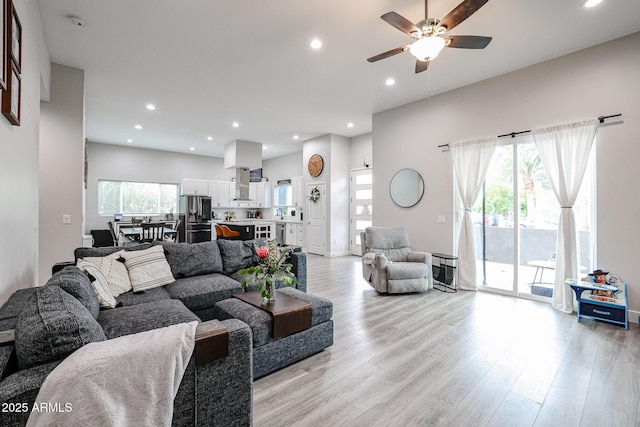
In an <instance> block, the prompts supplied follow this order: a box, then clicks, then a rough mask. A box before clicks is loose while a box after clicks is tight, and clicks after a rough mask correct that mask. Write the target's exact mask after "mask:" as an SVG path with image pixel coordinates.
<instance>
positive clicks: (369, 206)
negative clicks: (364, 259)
mask: <svg viewBox="0 0 640 427" xmlns="http://www.w3.org/2000/svg"><path fill="white" fill-rule="evenodd" d="M350 185H351V188H350V193H349V194H350V203H349V205H350V206H349V211H350V215H349V216H350V218H349V220H350V221H349V235H350V236H351V237H350V239H349V240H350V242H351V254H352V255H358V256H360V255H362V250H361V247H360V232H361V231H364V229H365V228H367V227H369V226H370V225H372V224H373V170H372V169H370V168H367V169H354V170H352V171H351V184H350Z"/></svg>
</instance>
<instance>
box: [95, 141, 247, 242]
mask: <svg viewBox="0 0 640 427" xmlns="http://www.w3.org/2000/svg"><path fill="white" fill-rule="evenodd" d="M88 157H89V177H88V183H87V197H86V199H87V201H86V203H87V208H86V215H87V220H86V230H85V232H86V233H88V232H89V230H92V229H107V221H109V220H110V219H111V217H106V216H99V215H98V180H99V179H112V180H119V181H140V182H162V183H175V184H179V183H180V181H181V180H182V179H183V178H193V179H208V180H224V181H231V178H234V177H235V169H224V166H223V159H222V158H221V157H208V156H197V155H192V154H181V153H173V152H168V151H160V150H147V149H143V148H135V147H126V146H121V145H109V144H98V143H94V142H90V143H89V149H88Z"/></svg>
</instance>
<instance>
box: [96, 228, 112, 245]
mask: <svg viewBox="0 0 640 427" xmlns="http://www.w3.org/2000/svg"><path fill="white" fill-rule="evenodd" d="M90 233H91V236H92V237H93V247H94V248H103V247H105V246H114V244H113V238H112V237H111V232H110V231H109V230H91V231H90Z"/></svg>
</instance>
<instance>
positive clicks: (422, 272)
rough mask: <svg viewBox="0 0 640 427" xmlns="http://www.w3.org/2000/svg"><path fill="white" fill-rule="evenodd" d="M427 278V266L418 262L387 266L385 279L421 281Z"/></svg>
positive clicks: (397, 263)
mask: <svg viewBox="0 0 640 427" xmlns="http://www.w3.org/2000/svg"><path fill="white" fill-rule="evenodd" d="M427 277H429V267H428V266H427V264H422V263H419V262H396V263H393V264H389V265H387V278H388V279H389V280H401V279H421V278H427Z"/></svg>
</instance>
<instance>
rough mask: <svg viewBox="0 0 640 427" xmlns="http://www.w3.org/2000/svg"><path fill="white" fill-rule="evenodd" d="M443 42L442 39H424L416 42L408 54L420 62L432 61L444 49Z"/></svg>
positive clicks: (435, 37)
mask: <svg viewBox="0 0 640 427" xmlns="http://www.w3.org/2000/svg"><path fill="white" fill-rule="evenodd" d="M444 45H445V40H444V39H443V38H442V37H437V36H433V37H424V38H421V39H420V40H416V41H415V42H414V43H413V44H412V45H411V47H410V48H409V52H411V54H412V55H413V56H415V57H416V58H417V59H419V60H420V61H427V60H433V59H435V58H436V56H438V54H439V53H440V52H441V51H442V49H444Z"/></svg>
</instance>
